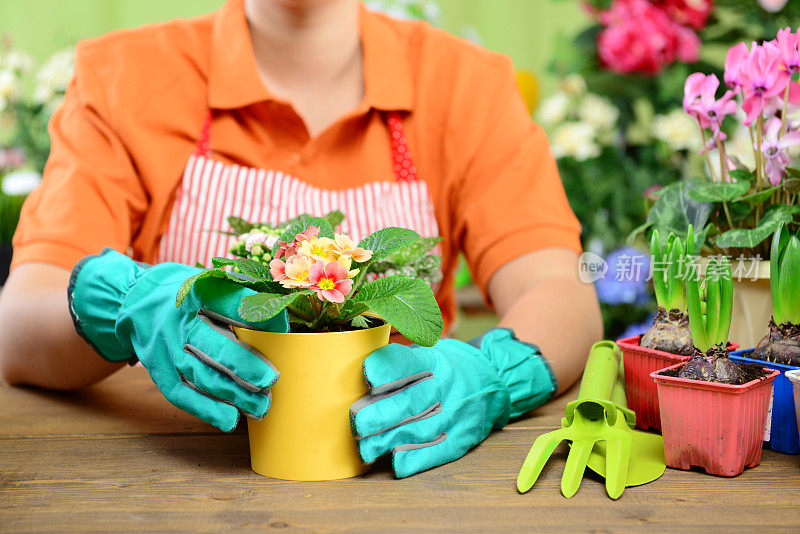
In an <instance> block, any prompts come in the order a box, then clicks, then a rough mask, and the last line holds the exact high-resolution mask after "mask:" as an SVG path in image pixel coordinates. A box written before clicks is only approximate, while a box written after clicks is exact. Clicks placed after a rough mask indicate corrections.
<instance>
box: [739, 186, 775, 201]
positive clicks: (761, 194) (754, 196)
mask: <svg viewBox="0 0 800 534" xmlns="http://www.w3.org/2000/svg"><path fill="white" fill-rule="evenodd" d="M780 188H781V186H779V185H776V186H775V187H770V188H768V189H764V190H762V191H758V192H756V193H750V194H749V195H745V196H743V197H742V198H740V199H739V200H740V201H742V202H749V203H751V204H761V203H763V202H764V201H765V200H767V199H768V198H769V197H770V196H771V195H772V193H774V192H775V191H776V190H778V189H780Z"/></svg>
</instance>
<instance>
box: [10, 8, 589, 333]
mask: <svg viewBox="0 0 800 534" xmlns="http://www.w3.org/2000/svg"><path fill="white" fill-rule="evenodd" d="M360 31H361V39H362V48H363V58H364V59H363V60H364V69H363V70H364V84H365V95H364V99H363V101H362V102H361V104H360V105H359V106H358V107H357V108H356V109H355V110H353V111H352V112H351V113H348V114H347V115H345V116H343V117H341V118H340V119H339V120H338V121H336V122H335V123H334V124H333V125H331V126H330V127H328V128H327V129H326V130H325V131H323V132H322V133H321V134H319V135H318V136H317V137H315V138H310V137H309V134H308V132H307V130H306V128H305V126H304V124H303V121H302V119H301V118H300V117H299V116H298V115H297V113H296V112H295V111H294V109H293V108H292V106H291V105H290V104H289V103H287V102H285V101H281V100H279V99H277V98H276V97H274V96H272V95H271V94H270V92H269V90H268V88H266V87H265V86H264V84H263V83H262V82H261V79H260V77H259V74H258V71H257V67H256V61H255V57H254V54H253V50H252V46H251V43H250V38H249V33H248V26H247V21H246V18H245V12H244V6H243V1H242V0H230V1H229V2H228V3H227V4H225V5H224V6H223V7H222V9H220V10H219V11H217V12H215V13H211V14H209V15H205V16H202V17H198V18H193V19H184V20H175V21H171V22H167V23H163V24H155V25H149V26H145V27H142V28H138V29H133V30H121V31H117V32H113V33H111V34H108V35H106V36H102V37H99V38H97V39H91V40H87V41H83V42H81V43H80V44H79V45H78V47H77V50H76V55H75V77H74V79H73V80H72V82H71V83H70V85H69V88H68V89H67V94H66V97H65V100H64V103H63V104H62V106H61V107H60V108H59V109H58V110H57V111H56V113H55V114H54V115H53V118H52V120H51V121H50V125H49V131H50V135H51V138H52V149H51V154H50V158H49V160H48V162H47V167H46V169H45V172H44V177H43V181H42V185H41V186H40V187H39V188H38V189H37V190H36V191H34V192H33V193H32V194H31V196H30V197H29V198H28V200H27V201H26V203H25V206H24V208H23V213H22V218H21V220H20V224H19V227H18V229H17V233H16V235H15V237H14V258H13V262H12V268H13V267H15V266H18V265H20V264H22V263H25V262H44V263H50V264H56V265H60V266H63V267H65V268H72V266H73V265H74V264H75V263H76V262H77V261H78V260H79V259H80V258H81V257H83V256H86V255H88V254H94V253H97V252H98V251H100V250H101V249H102V248H103V247H106V246H108V247H112V248H115V249H117V250H120V251H123V252H124V251H130V252H131V253H132V256H133V257H134V259H137V260H141V261H145V262H153V261H154V260H155V257H156V254H157V251H158V246H159V242H160V239H161V236H162V234H163V233H164V231H165V228H166V226H167V223H168V219H169V216H170V213H171V207H172V204H173V202H174V199H175V192H176V189H177V187H178V185H179V182H180V180H181V174H182V171H183V168H184V166H185V165H186V162H187V159H188V158H189V156H190V154H191V153H192V152H193V150H194V148H195V143H196V141H197V137H198V135H199V133H200V131H201V128H202V125H203V122H204V119H205V117H206V114H207V111H208V109H209V106H210V107H211V108H213V109H214V120H213V125H212V131H213V134H212V138H211V146H212V149H213V151H214V155H215V157H216V158H219V159H222V160H224V161H226V162H231V163H238V164H240V165H245V166H251V167H258V168H269V169H276V170H280V171H283V172H286V173H288V174H292V175H294V176H298V177H300V178H301V179H303V180H304V181H306V182H308V183H309V184H311V185H314V186H317V187H321V188H327V189H340V188H347V187H355V186H359V185H362V184H364V183H367V182H370V181H374V180H376V179H381V180H387V181H389V180H394V174H393V171H392V167H391V163H392V162H391V159H390V156H389V142H390V139H389V132H388V130H387V126H386V123H385V121H384V120H383V117H382V114H381V111H387V110H396V111H401V112H403V116H404V119H403V125H404V128H405V132H406V135H407V137H408V143H409V147H410V150H411V153H412V156H413V159H414V163H415V165H416V168H417V172H418V175H419V177H420V178H421V179H422V180H425V181H426V182H427V183H428V186H429V188H430V191H431V195H432V199H433V204H434V210H435V214H436V218H437V221H438V224H439V228H440V231H441V233H442V236H443V237H444V238H445V240H444V242H443V243H442V254H443V271H444V280H443V282H442V286H441V289H440V291H439V293H438V295H437V298H438V300H439V303H440V305H441V307H442V312H443V314H444V316H445V323H446V324H449V323H450V322H451V321H452V319H453V318H454V313H455V299H454V292H453V274H454V270H455V268H456V267H457V260H458V252H459V251H463V253H464V255H465V257H466V259H467V261H468V263H469V266H470V268H471V270H472V273H473V277H474V279H475V282H476V283H477V284H478V286H479V287H480V288H481V290H483V291H484V294H485V291H486V286H487V284H488V282H489V280H490V278H491V277H492V275H493V274H494V273H495V272H496V271H497V269H498V268H499V267H501V266H502V265H504V264H505V263H507V262H508V261H510V260H512V259H514V258H516V257H518V256H521V255H523V254H525V253H528V252H531V251H535V250H537V249H542V248H548V247H562V248H568V249H572V250H575V251H580V249H581V248H580V241H579V235H580V225H579V224H578V222H577V220H576V219H575V216H574V215H573V213H572V211H571V210H570V207H569V204H568V203H567V199H566V196H565V194H564V189H563V186H562V184H561V181H560V179H559V176H558V171H557V168H556V165H555V162H554V160H553V157H552V156H551V154H550V150H549V146H548V143H547V139H546V137H545V135H544V133H543V131H542V129H541V128H540V127H539V126H537V125H535V124H534V123H533V122H532V121H531V119H530V116H529V114H528V112H527V110H526V108H525V104H524V103H523V100H522V97H521V96H520V94H519V92H518V90H517V87H516V83H515V76H514V70H513V68H512V65H511V62H510V61H509V60H508V58H506V57H504V56H501V55H498V54H495V53H492V52H488V51H486V50H483V49H481V48H479V47H477V46H475V45H473V44H471V43H469V42H466V41H463V40H461V39H458V38H455V37H453V36H451V35H449V34H447V33H446V32H443V31H440V30H437V29H435V28H432V27H431V26H429V25H428V24H426V23H422V22H410V21H398V20H394V19H392V18H390V17H387V16H384V15H381V14H377V13H372V12H370V11H368V10H366V9H362V10H361V23H360Z"/></svg>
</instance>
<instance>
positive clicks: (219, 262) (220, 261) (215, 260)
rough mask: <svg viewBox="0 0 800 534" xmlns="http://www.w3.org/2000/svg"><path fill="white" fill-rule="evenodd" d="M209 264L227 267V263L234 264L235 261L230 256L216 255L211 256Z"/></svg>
mask: <svg viewBox="0 0 800 534" xmlns="http://www.w3.org/2000/svg"><path fill="white" fill-rule="evenodd" d="M211 265H213V266H214V267H227V266H229V265H236V262H235V261H233V260H232V259H230V258H221V257H216V258H211Z"/></svg>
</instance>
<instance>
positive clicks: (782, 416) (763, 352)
mask: <svg viewBox="0 0 800 534" xmlns="http://www.w3.org/2000/svg"><path fill="white" fill-rule="evenodd" d="M770 272H771V274H772V276H771V278H770V286H771V289H772V318H771V319H770V321H769V325H768V333H767V335H765V336H764V338H763V339H762V340H761V341H760V342H759V343H758V345H756V347H755V348H754V349H749V350H743V351H739V352H735V353H733V354H732V355H731V359H733V360H735V361H741V362H747V363H763V362H769V364H770V367H773V368H775V369H777V370H778V371H780V373H781V374H780V375H779V376H778V378H777V379H776V380H775V384H774V389H775V392H774V395H773V402H772V419H771V422H770V433H769V439H768V440H767V442H768V444H769V447H770V448H771V449H772V450H775V451H779V452H785V453H798V452H800V439H798V432H797V419H796V417H795V400H794V394H793V393H792V383H791V382H790V380H789V378H788V377H787V376H786V372H787V371H792V370H795V369H800V239H798V237H797V236H796V235H791V234H790V233H789V232H788V230H786V228H785V227H784V225H783V224H781V225H780V226H779V227H778V230H777V231H776V232H775V235H774V236H773V237H772V249H771V251H770ZM764 326H765V327H766V326H767V325H764ZM766 437H767V436H765V439H766Z"/></svg>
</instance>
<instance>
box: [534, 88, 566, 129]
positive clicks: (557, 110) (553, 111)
mask: <svg viewBox="0 0 800 534" xmlns="http://www.w3.org/2000/svg"><path fill="white" fill-rule="evenodd" d="M569 104H570V102H569V96H567V95H566V94H565V93H555V94H554V95H552V96H550V97H548V98H546V99H544V101H542V103H541V104H540V105H539V113H538V116H539V122H541V123H542V124H544V125H548V126H554V125H557V124H561V123H562V122H564V120H565V119H566V118H567V113H569Z"/></svg>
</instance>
